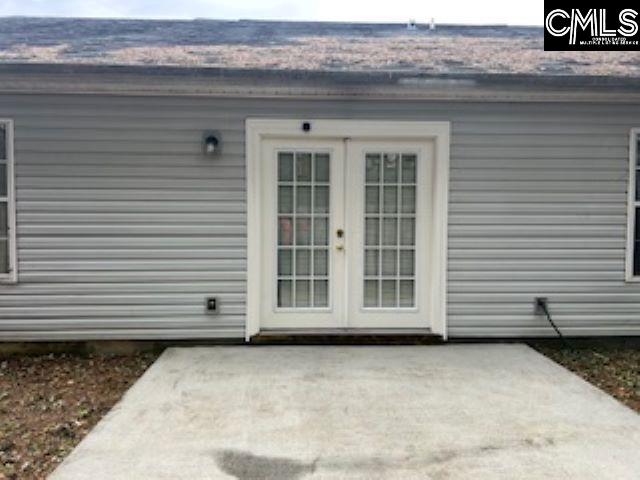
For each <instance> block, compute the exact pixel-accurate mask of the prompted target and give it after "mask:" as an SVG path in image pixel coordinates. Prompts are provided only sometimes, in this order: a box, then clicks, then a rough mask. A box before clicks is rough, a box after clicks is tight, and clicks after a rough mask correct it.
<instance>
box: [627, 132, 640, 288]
mask: <svg viewBox="0 0 640 480" xmlns="http://www.w3.org/2000/svg"><path fill="white" fill-rule="evenodd" d="M638 139H640V128H632V129H631V131H630V132H629V188H628V189H627V192H628V199H627V251H626V261H625V280H626V281H627V282H640V276H635V275H634V274H633V260H634V256H635V245H634V240H635V228H636V208H639V207H640V202H637V201H636V177H637V168H638V167H637V161H638V153H639V152H638Z"/></svg>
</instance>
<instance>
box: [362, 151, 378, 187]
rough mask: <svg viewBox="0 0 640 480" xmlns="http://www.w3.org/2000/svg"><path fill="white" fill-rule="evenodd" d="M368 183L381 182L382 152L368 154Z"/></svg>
mask: <svg viewBox="0 0 640 480" xmlns="http://www.w3.org/2000/svg"><path fill="white" fill-rule="evenodd" d="M365 181H366V182H367V183H378V182H380V154H367V155H366V180H365Z"/></svg>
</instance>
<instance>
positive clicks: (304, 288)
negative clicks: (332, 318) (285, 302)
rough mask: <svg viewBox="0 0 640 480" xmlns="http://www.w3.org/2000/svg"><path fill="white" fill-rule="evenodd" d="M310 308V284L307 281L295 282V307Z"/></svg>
mask: <svg viewBox="0 0 640 480" xmlns="http://www.w3.org/2000/svg"><path fill="white" fill-rule="evenodd" d="M310 306H311V282H310V281H309V280H296V307H302V308H305V307H310Z"/></svg>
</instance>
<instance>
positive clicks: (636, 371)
mask: <svg viewBox="0 0 640 480" xmlns="http://www.w3.org/2000/svg"><path fill="white" fill-rule="evenodd" d="M531 346H532V347H533V348H535V349H536V350H538V351H539V352H540V353H542V354H544V355H546V356H547V357H549V358H551V359H552V360H554V361H556V362H557V363H559V364H560V365H562V366H564V367H566V368H567V369H569V370H571V371H572V372H574V373H576V374H577V375H579V376H580V377H582V378H584V379H585V380H587V381H588V382H590V383H592V384H594V385H595V386H596V387H598V388H600V389H602V390H604V391H605V392H607V393H608V394H610V395H612V396H614V397H615V398H617V399H618V400H619V401H620V402H622V403H624V404H625V405H627V406H629V407H630V408H632V409H633V410H635V411H636V412H638V413H640V343H639V342H632V341H596V342H591V341H582V342H581V341H576V340H574V341H571V346H565V345H562V344H561V343H556V342H533V343H531Z"/></svg>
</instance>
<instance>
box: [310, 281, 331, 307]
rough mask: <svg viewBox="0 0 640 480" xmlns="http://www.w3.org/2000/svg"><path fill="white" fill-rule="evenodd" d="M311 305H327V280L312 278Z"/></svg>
mask: <svg viewBox="0 0 640 480" xmlns="http://www.w3.org/2000/svg"><path fill="white" fill-rule="evenodd" d="M313 306H314V307H328V306H329V282H328V281H327V280H314V282H313Z"/></svg>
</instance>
